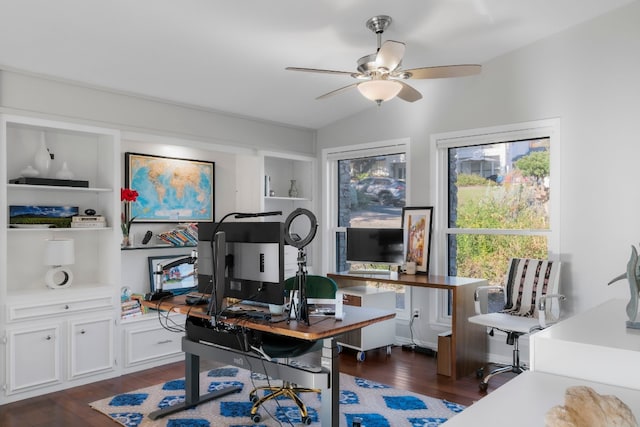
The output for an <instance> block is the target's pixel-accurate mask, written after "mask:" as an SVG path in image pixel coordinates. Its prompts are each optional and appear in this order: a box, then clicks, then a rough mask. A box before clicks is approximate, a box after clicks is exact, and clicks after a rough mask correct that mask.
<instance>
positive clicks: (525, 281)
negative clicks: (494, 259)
mask: <svg viewBox="0 0 640 427" xmlns="http://www.w3.org/2000/svg"><path fill="white" fill-rule="evenodd" d="M559 279H560V262H559V261H549V260H540V259H526V258H513V259H512V260H511V262H510V265H509V272H508V273H507V276H506V284H505V286H504V288H502V287H501V286H480V287H478V288H477V289H476V292H475V295H474V301H475V311H476V315H475V316H472V317H470V318H469V322H471V323H475V324H478V325H482V326H486V327H487V328H490V332H489V333H490V335H493V330H494V329H498V330H500V331H503V332H505V333H506V334H507V344H509V345H513V361H512V363H511V366H504V367H500V368H497V369H494V370H493V371H491V373H489V374H488V375H486V376H485V377H484V378H482V381H481V382H480V390H482V391H486V390H487V387H488V385H489V379H490V378H491V377H493V376H494V375H497V374H501V373H503V372H514V373H517V374H519V373H521V372H523V371H524V370H526V369H527V368H526V367H525V366H523V365H521V364H520V351H519V349H518V338H519V337H520V336H521V335H525V334H528V333H530V332H534V331H536V330H541V329H544V328H546V327H547V326H549V325H550V324H552V323H555V322H557V321H558V319H559V317H560V302H559V301H561V300H564V299H565V297H564V296H563V295H559V294H558V286H559V281H560V280H559ZM490 290H502V291H503V292H504V302H505V305H504V308H503V309H502V310H501V311H499V312H496V313H487V308H488V304H487V299H488V293H489V291H490ZM482 375H483V369H482V368H480V369H479V370H478V376H479V377H481V376H482Z"/></svg>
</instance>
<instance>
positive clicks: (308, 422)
mask: <svg viewBox="0 0 640 427" xmlns="http://www.w3.org/2000/svg"><path fill="white" fill-rule="evenodd" d="M311 422H312V420H311V417H302V424H304V425H305V426H310V425H311Z"/></svg>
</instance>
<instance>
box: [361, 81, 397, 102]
mask: <svg viewBox="0 0 640 427" xmlns="http://www.w3.org/2000/svg"><path fill="white" fill-rule="evenodd" d="M358 90H359V91H360V93H361V94H362V96H364V97H365V98H367V99H370V100H371V101H374V102H376V103H377V104H378V105H380V104H381V103H382V102H384V101H389V100H390V99H393V98H395V96H396V95H398V93H400V91H401V90H402V85H401V84H400V83H398V82H396V81H393V80H369V81H367V82H362V83H358Z"/></svg>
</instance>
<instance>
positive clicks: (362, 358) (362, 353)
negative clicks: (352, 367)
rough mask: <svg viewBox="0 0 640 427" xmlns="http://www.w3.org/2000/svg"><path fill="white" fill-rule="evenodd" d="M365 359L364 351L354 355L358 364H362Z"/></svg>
mask: <svg viewBox="0 0 640 427" xmlns="http://www.w3.org/2000/svg"><path fill="white" fill-rule="evenodd" d="M365 357H366V353H365V352H364V351H359V352H358V354H356V360H357V361H358V362H364V359H365Z"/></svg>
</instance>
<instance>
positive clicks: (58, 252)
mask: <svg viewBox="0 0 640 427" xmlns="http://www.w3.org/2000/svg"><path fill="white" fill-rule="evenodd" d="M74 262H75V254H74V245H73V239H55V240H47V244H46V247H45V253H44V264H45V265H70V264H73V263H74Z"/></svg>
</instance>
